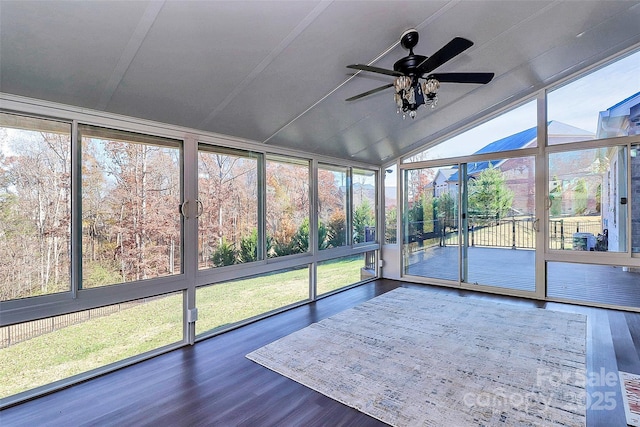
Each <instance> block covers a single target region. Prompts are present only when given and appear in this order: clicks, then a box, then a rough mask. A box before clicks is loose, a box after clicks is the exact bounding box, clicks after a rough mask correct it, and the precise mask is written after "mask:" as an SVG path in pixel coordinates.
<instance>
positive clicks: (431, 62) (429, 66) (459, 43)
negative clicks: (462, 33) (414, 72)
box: [418, 37, 473, 73]
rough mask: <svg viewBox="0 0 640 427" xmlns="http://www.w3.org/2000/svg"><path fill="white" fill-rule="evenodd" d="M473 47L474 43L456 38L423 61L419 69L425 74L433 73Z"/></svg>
mask: <svg viewBox="0 0 640 427" xmlns="http://www.w3.org/2000/svg"><path fill="white" fill-rule="evenodd" d="M471 46H473V42H472V41H471V40H467V39H463V38H462V37H456V38H454V39H453V40H451V41H450V42H449V43H447V44H446V45H444V46H443V47H442V48H441V49H440V50H439V51H437V52H436V53H434V54H433V55H431V56H430V57H428V58H427V59H425V60H424V61H422V63H420V65H418V68H419V69H420V71H422V72H423V73H428V72H430V71H433V70H435V69H436V68H438V67H439V66H441V65H442V64H444V63H445V62H447V61H449V60H450V59H452V58H454V57H456V56H458V55H460V54H461V53H462V52H464V51H465V50H467V49H469V48H470V47H471Z"/></svg>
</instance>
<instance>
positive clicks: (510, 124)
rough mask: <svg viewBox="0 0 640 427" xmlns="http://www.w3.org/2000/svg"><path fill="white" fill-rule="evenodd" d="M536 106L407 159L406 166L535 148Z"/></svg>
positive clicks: (520, 109) (524, 107)
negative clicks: (408, 164) (407, 164)
mask: <svg viewBox="0 0 640 427" xmlns="http://www.w3.org/2000/svg"><path fill="white" fill-rule="evenodd" d="M536 104H537V103H536V101H530V102H528V103H526V104H524V105H521V106H520V107H517V108H514V109H512V110H510V111H508V112H506V113H504V114H502V115H500V116H498V117H495V118H493V119H491V120H489V121H488V122H485V123H482V124H480V125H478V126H476V127H474V128H472V129H470V130H468V131H466V132H463V133H462V134H460V135H457V136H454V137H453V138H450V139H448V140H446V141H444V142H442V143H440V144H438V145H435V146H433V147H431V148H428V149H426V150H425V151H423V152H421V153H419V154H416V155H414V156H412V157H410V158H408V159H406V160H405V163H411V162H419V161H424V160H435V159H441V158H442V159H444V158H451V157H459V156H469V155H472V154H484V153H496V152H500V151H509V150H518V149H522V148H531V147H536V146H537V131H536V120H537V119H536V117H537V116H536Z"/></svg>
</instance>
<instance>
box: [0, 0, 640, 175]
mask: <svg viewBox="0 0 640 427" xmlns="http://www.w3.org/2000/svg"><path fill="white" fill-rule="evenodd" d="M408 28H416V29H418V31H419V33H420V42H419V44H418V45H417V47H416V48H415V53H416V54H423V55H427V56H429V55H431V54H433V53H434V52H436V51H437V50H438V49H440V47H442V46H443V45H444V44H445V43H447V42H448V41H450V40H451V39H452V38H453V37H456V36H460V37H465V38H468V39H470V40H472V41H473V42H474V43H475V45H474V46H473V47H471V48H470V49H469V50H468V51H466V52H465V53H463V54H462V55H460V56H458V57H456V58H454V59H453V60H452V61H450V62H448V63H446V64H445V65H443V66H442V67H440V68H438V70H437V71H438V72H447V71H485V72H495V73H496V77H495V78H494V80H493V81H492V82H491V83H490V84H488V85H484V86H478V85H462V84H443V87H442V88H441V90H440V94H439V97H440V100H439V103H438V108H437V109H436V110H429V109H426V108H424V107H421V108H420V110H419V111H418V117H417V118H416V119H415V120H410V119H407V120H404V121H403V120H402V118H401V117H399V116H398V115H397V114H396V108H395V105H394V103H393V97H392V95H393V91H392V90H391V89H388V90H386V91H383V92H380V93H378V94H376V95H372V96H370V97H367V98H364V99H361V100H358V101H354V102H350V103H347V102H345V101H344V100H345V99H346V98H348V97H350V96H353V95H356V94H358V93H360V92H364V91H366V90H369V89H372V88H375V87H377V86H381V85H382V84H385V83H389V82H391V77H387V76H381V75H372V74H367V73H360V74H359V75H358V76H356V77H353V78H352V76H353V73H352V72H351V71H352V70H348V69H347V68H345V66H346V65H348V64H354V63H362V64H368V63H373V64H374V65H376V66H379V67H384V68H392V67H393V63H394V62H395V61H396V60H397V59H399V58H400V57H402V56H405V55H406V51H405V50H403V49H402V48H401V47H400V46H399V43H398V39H399V37H400V35H401V34H402V32H403V31H404V30H406V29H408ZM639 43H640V2H638V1H609V2H602V1H585V0H583V1H580V2H555V1H537V0H536V1H494V0H491V1H480V0H478V1H326V2H325V1H169V0H167V1H111V0H108V1H83V2H79V1H58V0H53V1H47V2H40V1H27V0H20V1H5V0H0V91H1V92H4V93H8V94H15V95H21V96H27V97H32V98H38V99H42V100H47V101H54V102H59V103H63V104H70V105H73V106H77V107H82V108H89V109H94V110H100V111H106V112H110V113H117V114H124V115H128V116H133V117H139V118H143V119H149V120H155V121H159V122H164V123H170V124H175V125H180V126H186V127H190V128H196V129H201V130H205V131H211V132H216V133H223V134H227V135H232V136H236V137H240V138H244V139H250V140H255V141H258V142H261V143H265V144H269V145H273V146H282V147H288V148H294V149H298V150H304V151H306V152H313V153H318V154H324V155H328V156H333V157H339V158H343V159H352V160H357V161H363V162H367V163H372V164H383V163H386V162H388V161H390V160H392V159H394V158H396V157H398V156H401V155H403V154H406V153H407V152H409V151H411V150H412V149H415V148H416V147H418V146H420V145H422V144H424V143H426V142H429V141H431V140H433V139H434V138H437V137H439V136H442V135H444V134H445V133H448V132H451V131H453V130H455V129H456V128H457V127H459V126H461V125H464V124H465V123H468V122H469V121H471V120H474V119H476V118H478V117H480V116H482V115H486V114H488V113H491V112H492V111H495V110H497V109H499V108H500V107H502V106H504V105H507V104H509V103H512V102H514V101H515V100H517V99H520V98H523V97H526V96H528V95H530V94H532V93H534V92H535V91H537V90H538V89H540V88H542V87H545V86H547V85H549V84H552V83H554V82H556V81H558V80H560V79H562V78H564V77H566V76H567V75H570V74H573V73H575V72H576V71H578V70H580V69H583V68H585V67H589V66H590V65H592V64H595V63H598V62H601V61H602V60H604V59H606V58H609V57H611V56H612V55H615V54H616V53H618V52H621V51H624V50H627V49H629V48H630V47H633V46H635V45H638V44H639Z"/></svg>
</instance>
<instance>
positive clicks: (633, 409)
mask: <svg viewBox="0 0 640 427" xmlns="http://www.w3.org/2000/svg"><path fill="white" fill-rule="evenodd" d="M619 374H620V384H622V386H623V387H622V400H623V402H624V412H625V416H626V417H627V425H630V426H633V427H640V375H636V374H630V373H628V372H622V371H620V372H619Z"/></svg>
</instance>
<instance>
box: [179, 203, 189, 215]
mask: <svg viewBox="0 0 640 427" xmlns="http://www.w3.org/2000/svg"><path fill="white" fill-rule="evenodd" d="M188 204H189V201H188V200H185V201H184V202H182V203H180V214H181V215H182V216H183V217H185V218H189V215H187V205H188Z"/></svg>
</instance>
